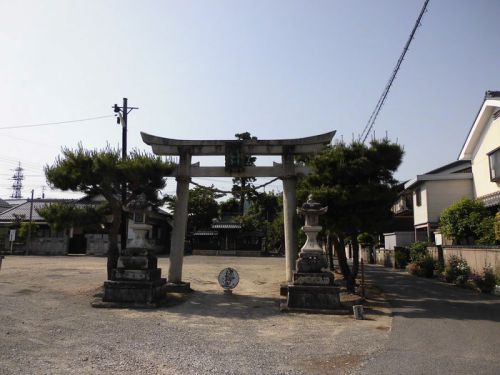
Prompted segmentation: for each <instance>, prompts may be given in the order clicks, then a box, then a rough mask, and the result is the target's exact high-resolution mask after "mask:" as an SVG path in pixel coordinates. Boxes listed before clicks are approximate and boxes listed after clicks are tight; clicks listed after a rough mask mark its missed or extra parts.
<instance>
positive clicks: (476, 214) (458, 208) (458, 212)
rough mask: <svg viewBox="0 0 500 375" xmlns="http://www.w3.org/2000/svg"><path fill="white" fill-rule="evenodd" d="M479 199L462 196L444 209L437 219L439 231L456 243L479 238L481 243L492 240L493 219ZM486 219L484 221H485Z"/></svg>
mask: <svg viewBox="0 0 500 375" xmlns="http://www.w3.org/2000/svg"><path fill="white" fill-rule="evenodd" d="M490 217H491V214H490V213H489V211H488V210H487V208H486V207H485V206H484V203H482V202H481V201H477V200H473V199H468V198H463V199H461V200H460V201H458V202H455V203H453V204H452V205H451V206H449V207H448V208H446V209H444V210H443V212H442V213H441V218H440V219H439V227H440V229H441V232H442V233H443V234H444V235H446V236H447V237H448V238H453V240H454V241H455V242H456V243H458V244H469V243H471V241H473V242H474V241H477V240H479V241H480V242H481V243H482V244H483V245H484V244H486V243H489V244H492V243H494V242H491V241H492V239H493V241H494V233H495V232H494V220H492V219H491V218H490ZM485 219H486V221H485Z"/></svg>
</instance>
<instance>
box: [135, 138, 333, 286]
mask: <svg viewBox="0 0 500 375" xmlns="http://www.w3.org/2000/svg"><path fill="white" fill-rule="evenodd" d="M334 135H335V131H332V132H329V133H324V134H320V135H315V136H312V137H306V138H296V139H274V140H260V139H259V140H255V139H249V140H226V141H225V140H179V139H171V138H163V137H157V136H154V135H150V134H146V133H143V132H141V136H142V140H143V141H144V143H146V144H147V145H149V146H151V148H152V150H153V153H155V154H156V155H177V156H179V165H178V166H177V168H176V169H175V170H174V171H173V172H172V174H170V175H169V176H168V177H175V179H176V181H177V189H176V194H177V201H176V206H175V213H174V226H173V229H172V237H171V246H170V266H169V270H168V282H169V283H171V284H178V285H182V284H184V283H183V282H182V263H183V258H184V240H185V236H186V226H187V208H188V196H189V183H190V181H191V178H192V177H279V178H280V179H281V180H282V181H283V216H284V220H283V221H284V231H285V263H286V281H287V282H290V281H292V275H293V274H292V272H293V271H294V270H295V260H296V258H297V232H296V222H297V217H296V208H297V197H296V187H297V175H306V174H308V173H309V169H308V168H307V167H305V166H299V165H295V163H294V155H304V154H313V153H316V152H319V151H321V150H322V149H323V148H324V147H325V146H326V145H328V144H330V142H331V141H332V138H333V136H334ZM213 155H216V156H221V155H223V156H225V157H226V163H225V164H226V165H225V166H224V167H202V166H200V164H199V163H196V164H191V157H192V156H213ZM250 155H274V156H276V155H281V160H282V162H281V163H273V166H266V167H257V166H244V164H243V163H244V160H245V156H250Z"/></svg>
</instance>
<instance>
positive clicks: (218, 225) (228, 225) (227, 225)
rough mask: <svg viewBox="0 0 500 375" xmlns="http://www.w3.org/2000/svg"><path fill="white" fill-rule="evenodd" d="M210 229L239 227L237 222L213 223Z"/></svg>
mask: <svg viewBox="0 0 500 375" xmlns="http://www.w3.org/2000/svg"><path fill="white" fill-rule="evenodd" d="M212 229H241V224H239V223H213V224H212Z"/></svg>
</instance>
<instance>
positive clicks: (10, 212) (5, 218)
mask: <svg viewBox="0 0 500 375" xmlns="http://www.w3.org/2000/svg"><path fill="white" fill-rule="evenodd" d="M73 202H75V201H74V200H72V199H34V200H33V213H32V220H33V221H38V222H43V221H45V219H44V218H42V217H41V216H40V215H39V214H38V212H36V209H37V208H42V207H45V206H47V205H50V204H52V203H73ZM30 209H31V200H30V201H28V202H25V203H22V204H20V205H18V206H15V207H12V208H10V209H7V210H5V211H3V212H0V222H4V223H5V222H9V223H10V222H12V221H14V220H15V218H16V216H18V215H24V217H25V220H29V217H30Z"/></svg>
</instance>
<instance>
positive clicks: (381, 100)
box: [359, 0, 429, 143]
mask: <svg viewBox="0 0 500 375" xmlns="http://www.w3.org/2000/svg"><path fill="white" fill-rule="evenodd" d="M428 3H429V0H425V3H424V6H423V7H422V10H421V11H420V14H419V16H418V18H417V21H416V22H415V26H413V30H412V31H411V33H410V37H409V38H408V40H407V41H406V44H405V46H404V48H403V52H402V53H401V56H400V57H399V59H398V62H397V63H396V67H395V68H394V70H393V72H392V74H391V77H390V78H389V82H387V85H386V86H385V89H384V91H383V92H382V95H381V96H380V98H379V100H378V102H377V105H376V106H375V109H374V110H373V112H372V114H371V116H370V118H369V119H368V122H367V124H366V126H365V128H364V129H363V133H361V135H360V136H359V139H361V138H362V139H363V143H365V141H366V138H367V137H368V134H370V132H371V131H372V129H373V125H374V124H375V120H377V117H378V114H379V112H380V109H381V108H382V106H383V105H384V102H385V100H386V98H387V95H388V94H389V90H390V89H391V86H392V83H393V82H394V79H395V78H396V75H397V74H398V71H399V68H400V67H401V64H402V63H403V60H404V57H405V55H406V52H408V49H409V47H410V43H411V41H412V40H413V38H414V37H415V33H416V31H417V29H418V27H419V26H420V21H421V20H422V17H423V16H424V13H425V12H426V10H427V4H428Z"/></svg>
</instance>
